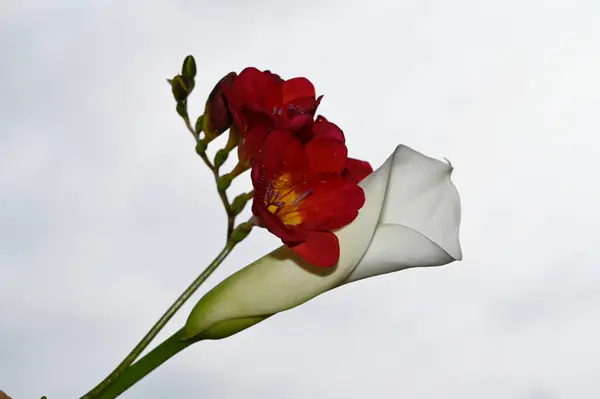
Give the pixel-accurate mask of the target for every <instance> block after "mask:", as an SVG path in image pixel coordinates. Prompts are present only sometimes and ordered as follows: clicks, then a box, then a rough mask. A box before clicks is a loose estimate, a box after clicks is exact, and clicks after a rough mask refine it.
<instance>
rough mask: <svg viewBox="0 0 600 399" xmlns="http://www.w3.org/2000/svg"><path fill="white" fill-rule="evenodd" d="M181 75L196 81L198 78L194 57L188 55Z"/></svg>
mask: <svg viewBox="0 0 600 399" xmlns="http://www.w3.org/2000/svg"><path fill="white" fill-rule="evenodd" d="M181 74H182V75H183V76H185V77H186V78H189V79H194V78H195V77H196V61H195V60H194V57H193V56H191V55H188V56H187V57H185V60H183V65H182V67H181Z"/></svg>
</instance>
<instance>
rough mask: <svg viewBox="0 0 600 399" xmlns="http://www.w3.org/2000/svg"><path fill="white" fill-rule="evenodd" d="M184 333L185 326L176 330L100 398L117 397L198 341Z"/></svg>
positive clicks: (111, 398) (129, 368) (130, 368)
mask: <svg viewBox="0 0 600 399" xmlns="http://www.w3.org/2000/svg"><path fill="white" fill-rule="evenodd" d="M182 333H183V328H182V329H180V330H179V331H177V332H175V333H174V334H173V335H171V336H170V337H169V338H167V339H166V340H165V341H164V342H163V343H161V344H160V345H158V346H157V347H156V348H154V349H153V350H151V351H150V352H149V353H148V354H147V355H145V356H144V357H142V358H141V359H140V360H139V361H137V362H135V363H134V364H132V365H131V366H130V367H128V368H127V370H125V372H124V373H123V374H122V375H121V377H120V378H119V379H118V380H117V381H115V383H114V384H112V385H111V386H109V387H108V388H107V389H106V390H105V391H103V392H102V393H101V394H100V396H98V399H113V398H116V397H117V396H119V395H121V394H122V393H123V392H125V391H126V390H127V389H129V388H130V387H131V386H132V385H134V384H135V383H137V382H138V381H140V380H141V379H142V378H144V377H145V376H147V375H148V374H150V373H151V372H152V371H154V370H155V369H156V368H157V367H158V366H160V365H161V364H163V363H164V362H166V361H167V360H169V359H170V358H171V357H173V356H175V355H176V354H177V353H179V352H181V351H182V350H183V349H185V348H187V347H188V346H190V345H191V344H193V343H194V342H197V340H193V339H191V340H184V339H183V338H182Z"/></svg>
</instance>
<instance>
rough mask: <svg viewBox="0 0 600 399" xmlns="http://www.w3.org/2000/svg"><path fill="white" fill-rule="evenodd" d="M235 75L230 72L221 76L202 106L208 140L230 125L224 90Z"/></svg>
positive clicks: (228, 86)
mask: <svg viewBox="0 0 600 399" xmlns="http://www.w3.org/2000/svg"><path fill="white" fill-rule="evenodd" d="M236 77H237V74H236V73H235V72H230V73H228V74H227V75H225V77H223V78H222V79H221V80H220V81H219V83H217V84H216V86H215V87H214V88H213V90H212V91H211V92H210V95H209V96H208V100H207V101H206V106H205V108H204V118H203V119H204V121H203V123H204V126H203V127H202V130H204V134H205V135H206V138H207V139H208V140H213V139H214V138H216V137H217V136H219V135H220V134H222V133H223V132H224V131H225V130H227V129H229V128H230V127H231V124H232V123H233V116H232V115H231V112H230V111H229V104H228V103H227V99H226V98H225V91H226V90H228V89H229V88H230V87H231V86H232V85H233V81H234V80H235V78H236Z"/></svg>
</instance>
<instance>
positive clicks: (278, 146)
mask: <svg viewBox="0 0 600 399" xmlns="http://www.w3.org/2000/svg"><path fill="white" fill-rule="evenodd" d="M306 162H307V161H306V155H305V154H304V148H303V147H302V143H301V142H300V140H298V139H297V138H296V137H295V136H294V135H293V134H292V133H290V132H289V131H287V130H273V131H272V132H271V133H269V134H268V135H267V137H266V139H265V141H264V143H263V146H262V149H261V153H260V163H261V166H262V167H264V168H265V169H267V170H268V171H269V172H270V173H272V174H281V173H283V172H288V173H292V174H294V175H295V176H296V175H297V176H300V177H302V176H304V172H305V169H306Z"/></svg>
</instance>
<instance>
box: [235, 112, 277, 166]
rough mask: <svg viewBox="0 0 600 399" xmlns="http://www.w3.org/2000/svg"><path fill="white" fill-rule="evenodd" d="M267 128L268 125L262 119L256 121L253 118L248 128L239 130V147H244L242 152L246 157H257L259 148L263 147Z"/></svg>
mask: <svg viewBox="0 0 600 399" xmlns="http://www.w3.org/2000/svg"><path fill="white" fill-rule="evenodd" d="M269 129H270V127H269V125H268V124H267V123H264V122H263V121H260V122H257V121H256V120H255V121H253V122H252V125H251V126H249V127H248V130H246V131H243V132H241V134H242V137H243V143H241V144H240V147H241V146H243V147H244V149H243V150H242V153H243V154H244V156H245V157H246V159H250V158H257V157H258V155H259V150H260V149H261V148H262V147H263V144H264V142H265V139H266V137H267V134H268V133H269Z"/></svg>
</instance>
